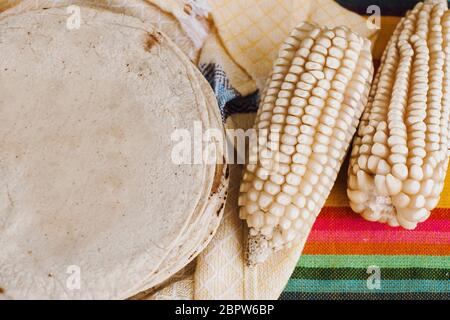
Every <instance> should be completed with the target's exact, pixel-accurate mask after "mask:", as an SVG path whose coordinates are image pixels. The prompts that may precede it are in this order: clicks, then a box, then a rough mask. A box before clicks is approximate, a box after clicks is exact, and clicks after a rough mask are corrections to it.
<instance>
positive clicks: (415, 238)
mask: <svg viewBox="0 0 450 320" xmlns="http://www.w3.org/2000/svg"><path fill="white" fill-rule="evenodd" d="M308 242H324V243H338V242H339V243H410V244H414V243H428V244H430V243H431V244H433V243H434V244H450V231H449V230H447V232H426V231H425V232H424V231H414V232H410V231H407V230H404V231H395V232H392V230H388V231H384V230H383V231H377V232H373V231H365V230H361V231H352V230H348V231H347V230H339V231H333V230H316V229H313V230H312V231H311V234H310V235H309V237H308Z"/></svg>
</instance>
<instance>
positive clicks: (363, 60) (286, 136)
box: [239, 23, 373, 265]
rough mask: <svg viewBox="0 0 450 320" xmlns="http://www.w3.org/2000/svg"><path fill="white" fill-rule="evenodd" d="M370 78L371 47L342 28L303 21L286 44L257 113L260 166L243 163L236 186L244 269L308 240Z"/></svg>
mask: <svg viewBox="0 0 450 320" xmlns="http://www.w3.org/2000/svg"><path fill="white" fill-rule="evenodd" d="M372 76H373V65H372V57H371V53H370V41H369V40H366V39H363V38H361V37H360V36H358V35H356V34H354V33H352V32H351V31H350V30H349V29H347V28H346V27H337V28H334V29H328V28H326V27H324V28H320V27H317V26H315V25H312V24H309V23H303V24H301V25H300V26H298V27H297V28H295V29H294V30H293V31H292V33H291V34H290V36H289V37H288V38H287V39H286V40H285V41H284V43H283V45H282V47H281V49H280V51H279V55H278V58H277V59H276V61H275V64H274V67H273V71H272V75H271V78H270V80H269V81H268V83H267V87H266V89H265V92H264V94H263V96H262V100H261V105H260V108H259V111H258V114H257V119H256V124H255V128H256V131H257V132H258V137H259V138H260V139H259V142H260V145H259V146H258V147H259V150H258V154H259V157H258V161H257V162H256V163H250V164H248V165H247V167H246V169H245V172H244V175H243V181H242V184H241V188H240V197H239V206H240V217H241V219H245V220H247V224H248V227H249V228H250V230H249V241H248V259H247V261H248V263H249V264H250V265H252V264H257V263H260V262H263V261H264V260H266V259H267V257H268V256H269V255H270V254H271V252H273V251H277V250H280V249H283V248H286V247H290V246H291V245H292V244H293V243H296V242H299V241H301V240H303V239H305V238H306V237H307V236H308V234H309V231H310V229H311V227H312V225H313V223H314V221H315V219H316V216H317V215H318V213H319V212H320V210H321V208H322V207H323V205H324V203H325V200H326V198H327V197H328V195H329V192H330V190H331V188H332V186H333V184H334V181H335V179H336V176H337V174H338V171H339V168H340V166H341V164H342V161H343V159H344V157H345V154H346V151H347V149H348V147H349V145H350V141H351V139H352V137H353V135H354V133H355V131H356V128H357V126H358V122H359V119H360V117H361V114H362V112H363V110H364V106H365V104H366V102H367V97H368V94H369V90H370V82H371V80H372ZM265 138H267V141H265Z"/></svg>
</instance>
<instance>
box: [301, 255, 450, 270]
mask: <svg viewBox="0 0 450 320" xmlns="http://www.w3.org/2000/svg"><path fill="white" fill-rule="evenodd" d="M371 265H375V266H378V267H380V268H389V267H390V268H414V267H419V268H435V269H439V268H444V269H445V268H450V257H448V256H405V255H402V256H400V255H393V256H383V255H302V256H301V257H300V260H299V261H298V263H297V267H317V268H346V267H347V268H348V267H352V268H367V267H368V266H371Z"/></svg>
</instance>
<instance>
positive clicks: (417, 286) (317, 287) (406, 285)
mask: <svg viewBox="0 0 450 320" xmlns="http://www.w3.org/2000/svg"><path fill="white" fill-rule="evenodd" d="M367 282H368V280H304V279H291V280H289V282H288V284H287V286H286V288H285V290H284V291H285V292H327V293H333V292H354V293H396V292H397V293H398V292H438V293H439V292H440V293H448V292H450V282H449V281H436V280H383V279H381V289H373V290H370V289H369V288H368V283H367Z"/></svg>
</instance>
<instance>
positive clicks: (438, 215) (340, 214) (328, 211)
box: [319, 206, 450, 220]
mask: <svg viewBox="0 0 450 320" xmlns="http://www.w3.org/2000/svg"><path fill="white" fill-rule="evenodd" d="M319 218H334V219H339V218H356V219H362V218H361V217H360V216H359V215H358V214H357V213H355V212H353V210H352V209H350V208H349V207H328V206H326V207H324V208H323V209H322V211H321V212H320V215H319ZM441 219H450V209H448V208H437V209H434V210H433V211H432V212H431V215H430V218H429V220H441Z"/></svg>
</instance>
